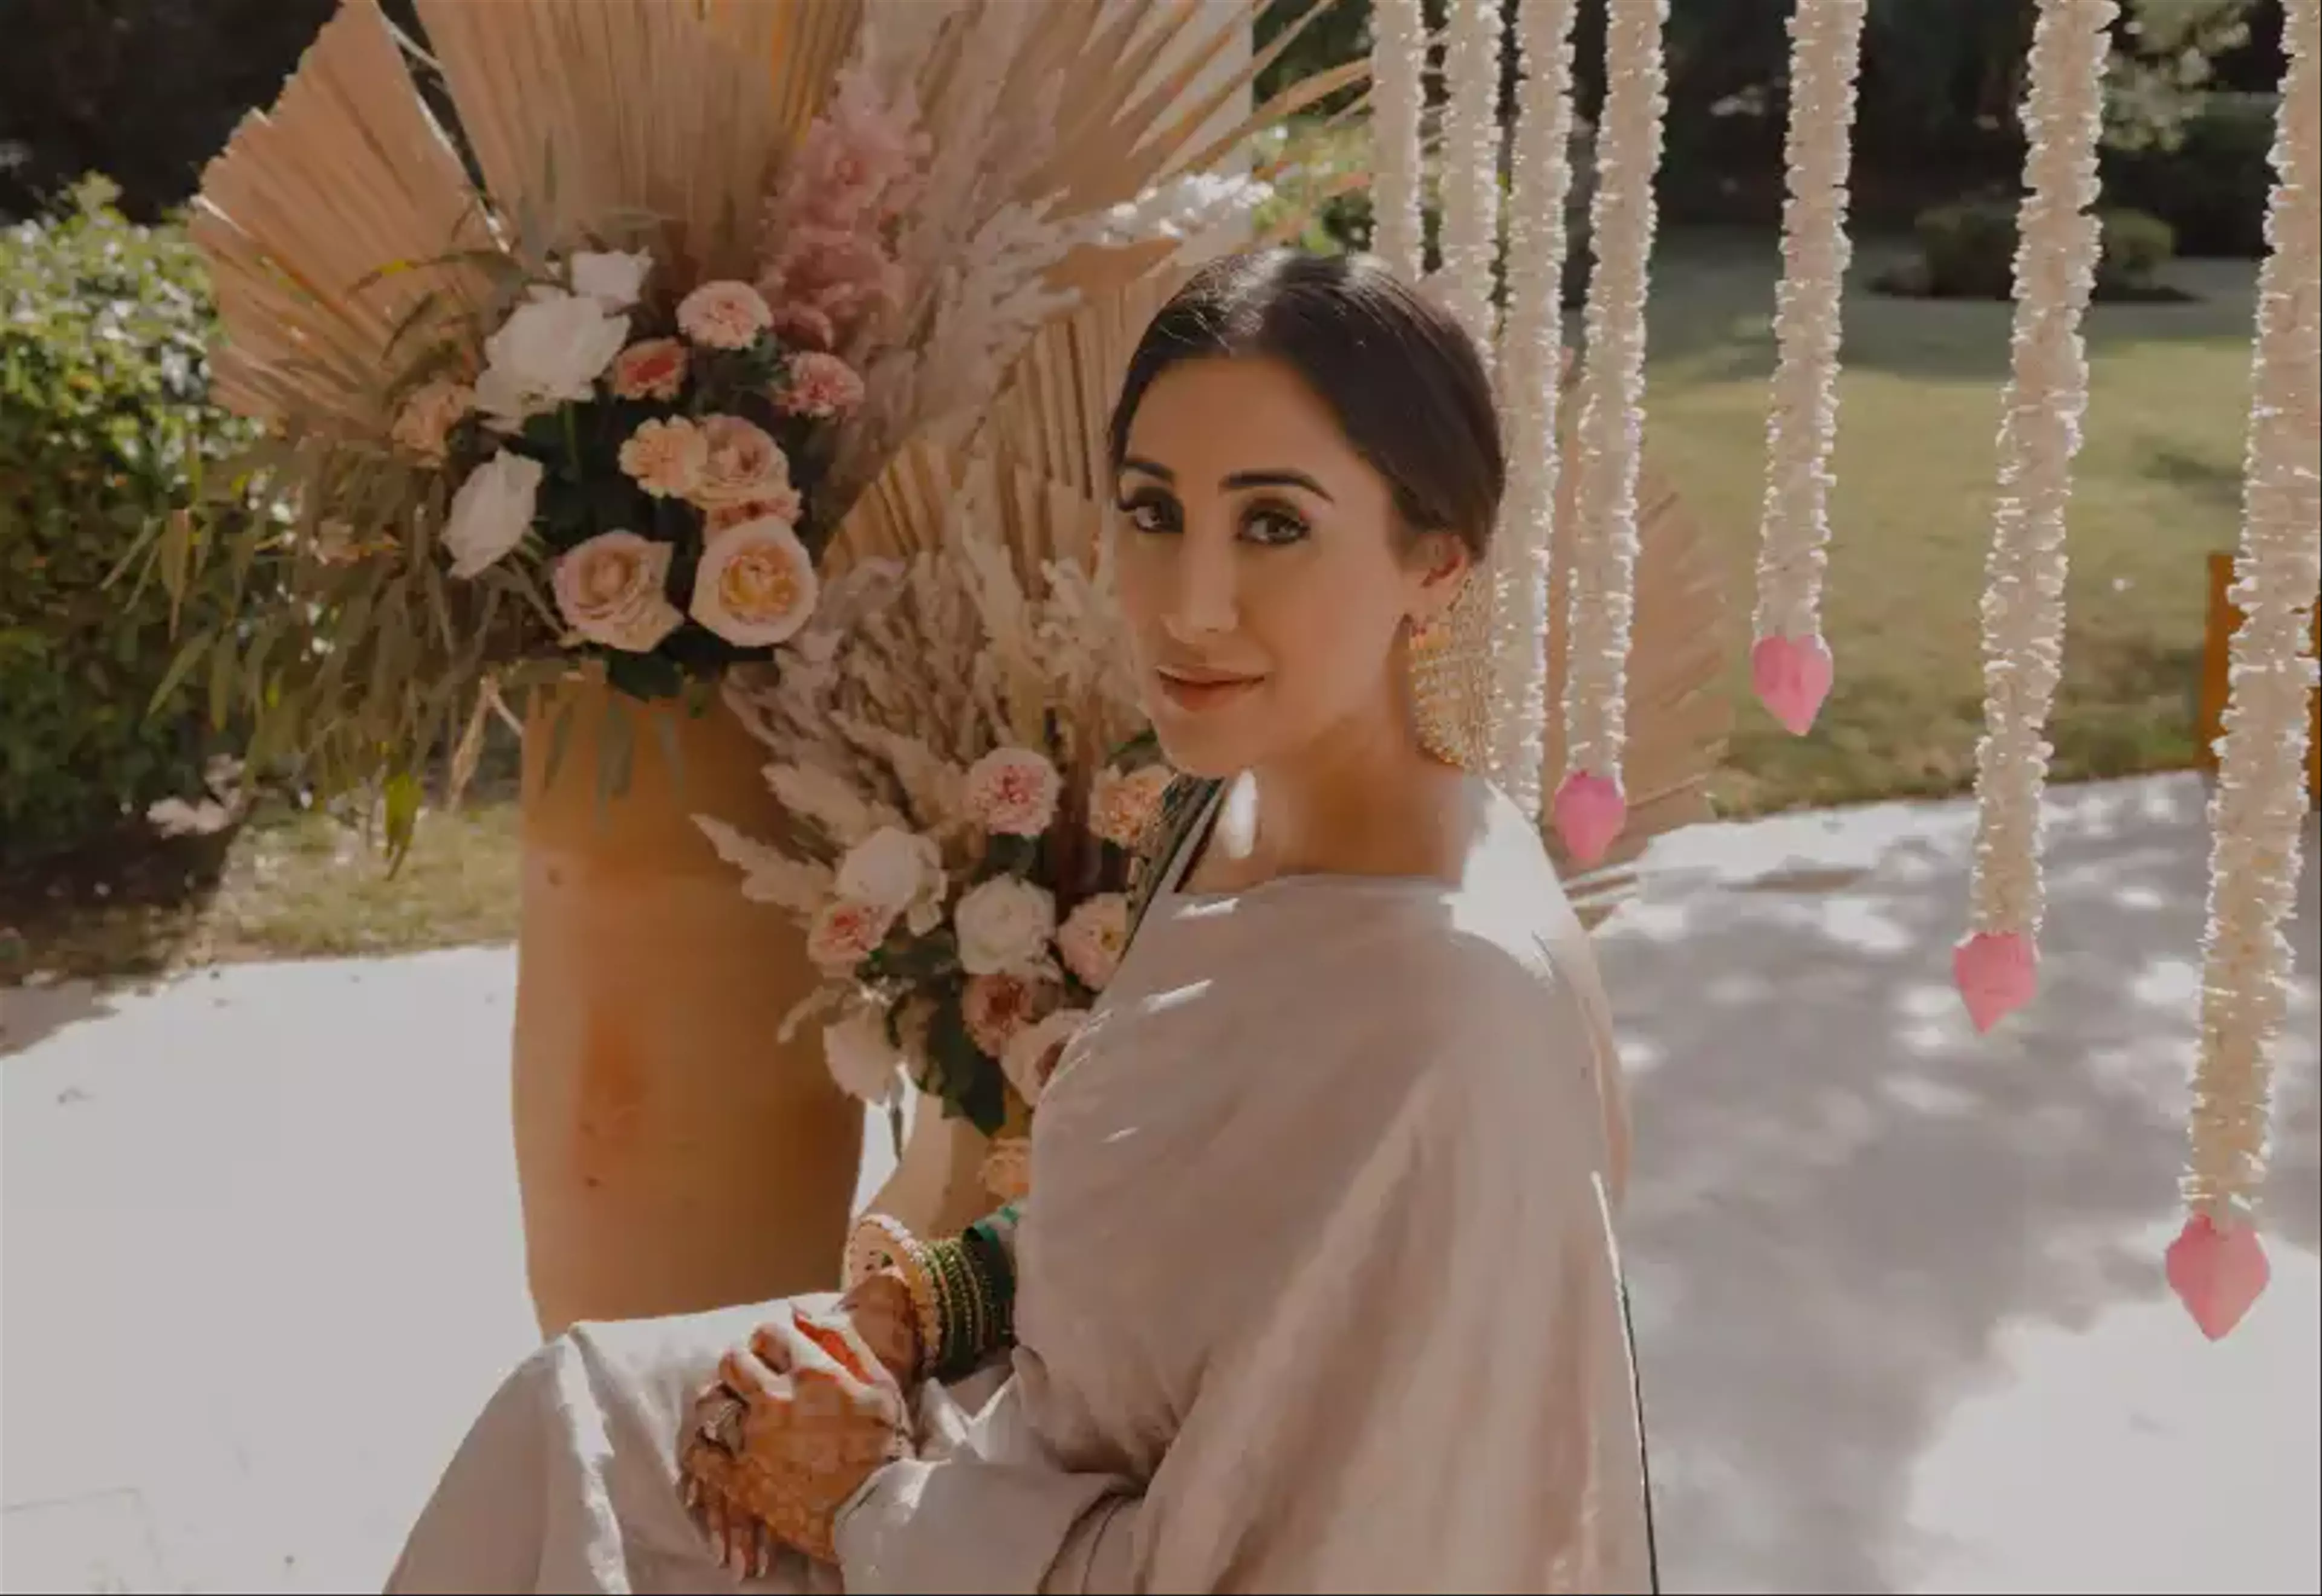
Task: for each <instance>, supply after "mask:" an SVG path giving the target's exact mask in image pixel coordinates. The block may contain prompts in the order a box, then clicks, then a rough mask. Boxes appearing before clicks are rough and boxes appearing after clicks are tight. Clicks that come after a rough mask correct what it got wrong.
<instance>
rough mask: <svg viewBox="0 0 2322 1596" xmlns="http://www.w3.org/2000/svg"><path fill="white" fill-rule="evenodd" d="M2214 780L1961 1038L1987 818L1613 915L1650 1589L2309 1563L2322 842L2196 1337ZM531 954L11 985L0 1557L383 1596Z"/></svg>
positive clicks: (491, 1373)
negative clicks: (2231, 1265)
mask: <svg viewBox="0 0 2322 1596" xmlns="http://www.w3.org/2000/svg"><path fill="white" fill-rule="evenodd" d="M2201 806H2202V792H2201V789H2200V786H2199V783H2198V782H2197V781H2194V780H2189V779H2172V780H2161V781H2153V782H2140V783H2129V784H2123V785H2120V786H2116V787H2106V788H2091V789H2078V790H2075V791H2072V792H2070V793H2064V794H2060V795H2058V797H2057V799H2056V801H2055V803H2054V806H2053V811H2052V817H2051V855H2050V878H2049V879H2050V889H2051V894H2052V910H2051V917H2050V921H2049V929H2048V935H2047V937H2046V962H2045V967H2044V974H2045V980H2046V989H2047V990H2046V992H2045V995H2044V997H2043V1000H2042V1002H2041V1004H2040V1005H2039V1007H2038V1008H2036V1009H2035V1010H2034V1011H2033V1012H2031V1013H2029V1014H2027V1015H2025V1016H2023V1017H2019V1018H2018V1020H2017V1021H2016V1022H2014V1023H2012V1024H2011V1025H2010V1026H2007V1028H2005V1029H2004V1030H2003V1032H2002V1033H2001V1034H2000V1035H1998V1036H1997V1037H1995V1038H1991V1039H1988V1040H1985V1041H1981V1042H1979V1041H1978V1040H1976V1039H1975V1038H1974V1036H1973V1035H1972V1033H1971V1032H1970V1028H1969V1027H1968V1026H1967V1023H1966V1021H1965V1019H1964V1017H1963V1016H1962V1015H1961V1011H1960V1008H1959V1004H1958V1000H1957V999H1956V997H1955V996H1954V995H1953V994H1952V991H1951V990H1950V987H1949V984H1948V978H1947V970H1948V949H1949V945H1950V944H1951V942H1952V939H1953V938H1954V937H1955V936H1956V935H1957V934H1958V931H1959V928H1960V922H1961V913H1962V907H1961V906H1962V901H1963V889H1964V880H1965V860H1966V856H1967V847H1968V843H1969V839H1970V829H1971V819H1970V816H1969V815H1968V813H1967V811H1966V810H1965V809H1964V808H1963V807H1960V806H1956V805H1942V806H1920V807H1888V808H1879V809H1872V810H1864V811H1857V812H1852V813H1848V814H1843V815H1820V816H1800V817H1796V818H1787V819H1783V820H1778V821H1772V822H1767V823H1762V824H1760V825H1750V826H1724V827H1706V828H1702V829H1701V830H1698V831H1696V832H1693V833H1689V834H1685V835H1683V836H1680V837H1677V838H1673V839H1669V840H1668V842H1667V843H1666V844H1663V845H1662V846H1661V847H1660V848H1659V849H1658V850H1657V851H1656V853H1655V854H1654V856H1653V858H1652V860H1651V862H1650V870H1649V871H1648V874H1647V877H1646V880H1645V885H1644V891H1643V896H1642V898H1641V900H1640V901H1639V902H1637V903H1636V904H1634V905H1632V907H1630V908H1629V909H1627V910H1625V911H1624V912H1623V916H1622V917H1620V918H1619V919H1617V920H1616V921H1615V922H1614V925H1613V926H1611V927H1609V928H1608V929H1607V930H1606V931H1605V932H1604V943H1605V947H1606V958H1607V962H1608V967H1609V972H1610V976H1611V979H1612V980H1613V983H1614V991H1615V997H1616V1000H1617V1001H1618V1003H1619V1005H1620V1008H1621V1009H1622V1014H1623V1035H1624V1036H1625V1038H1626V1048H1627V1052H1628V1054H1629V1057H1630V1062H1631V1065H1632V1072H1633V1077H1634V1085H1633V1087H1632V1090H1633V1093H1634V1097H1635V1111H1636V1117H1637V1122H1638V1132H1639V1146H1638V1169H1639V1171H1640V1175H1639V1179H1638V1182H1637V1190H1636V1192H1635V1194H1634V1196H1633V1198H1632V1210H1631V1214H1630V1217H1629V1238H1628V1246H1629V1249H1630V1252H1631V1254H1632V1269H1633V1271H1634V1273H1635V1276H1636V1279H1635V1296H1636V1311H1637V1317H1638V1327H1639V1332H1640V1337H1641V1344H1642V1345H1641V1356H1642V1359H1643V1363H1644V1373H1645V1380H1646V1395H1647V1403H1648V1407H1649V1411H1650V1421H1651V1432H1652V1447H1653V1464H1654V1471H1655V1476H1656V1480H1655V1482H1656V1485H1657V1487H1658V1491H1659V1511H1660V1531H1661V1542H1662V1555H1663V1572H1664V1578H1665V1582H1666V1584H1667V1586H1668V1589H1670V1590H1671V1591H1998V1590H2001V1589H2002V1588H2006V1589H2007V1590H2011V1591H2196V1590H2199V1591H2217V1590H2226V1589H2232V1590H2239V1591H2317V1590H2322V1555H2317V1509H2316V1508H2315V1506H2314V1503H2315V1502H2316V1500H2317V1496H2322V1382H2317V1362H2322V1357H2317V1354H2322V1268H2317V1251H2318V1250H2322V1181H2318V1180H2317V1166H2322V1113H2317V1042H2316V1026H2317V952H2316V926H2317V914H2316V891H2315V871H2313V870H2312V869H2310V868H2309V870H2308V874H2307V878H2306V880H2305V883H2304V885H2303V890H2302V898H2301V904H2302V909H2303V917H2302V919H2301V922H2300V924H2299V927H2298V929H2297V931H2296V942H2297V947H2298V957H2299V988H2298V991H2297V994H2296V998H2295V1004H2294V1008H2293V1010H2292V1015H2291V1027H2290V1028H2291V1035H2290V1038H2289V1040H2288V1042H2287V1044H2286V1045H2285V1047H2284V1049H2283V1055H2282V1062H2283V1073H2282V1079H2281V1087H2280V1101H2279V1104H2278V1112H2277V1120H2276V1125H2277V1136H2276V1143H2277V1145H2276V1150H2275V1165H2274V1177H2273V1185H2272V1193H2271V1198H2270V1201H2271V1208H2270V1209H2269V1223H2270V1227H2271V1235H2270V1245H2271V1247H2272V1256H2273V1259H2274V1267H2275V1283H2274V1287H2273V1290H2272V1292H2271V1293H2269V1295H2268V1296H2267V1297H2266V1298H2265V1300H2263V1301H2262V1302H2261V1303H2260V1305H2259V1306H2258V1308H2257V1309H2256V1310H2255V1311H2254V1312H2253V1314H2252V1315H2251V1317H2250V1318H2249V1320H2248V1321H2247V1323H2246V1324H2245V1325H2244V1327H2242V1329H2241V1330H2240V1332H2239V1333H2237V1334H2236V1335H2235V1336H2234V1337H2233V1338H2232V1339H2230V1340H2229V1341H2227V1342H2226V1343H2224V1344H2223V1345H2217V1346H2211V1345H2208V1344H2207V1343H2205V1342H2203V1341H2202V1340H2201V1339H2200V1337H2199V1336H2198V1335H2197V1334H2196V1333H2195V1332H2194V1331H2193V1330H2192V1328H2191V1327H2190V1326H2189V1324H2188V1323H2187V1322H2186V1321H2185V1319H2184V1318H2183V1316H2182V1314H2181V1312H2180V1310H2179V1309H2177V1307H2176V1305H2175V1303H2174V1302H2173V1300H2171V1299H2170V1298H2169V1297H2168V1295H2167V1293H2166V1291H2165V1290H2164V1288H2163V1287H2162V1281H2161V1279H2160V1272H2159V1267H2158V1256H2159V1251H2160V1248H2161V1246H2162V1245H2164V1244H2165V1242H2166V1240H2167V1238H2168V1236H2169V1235H2170V1234H2171V1233H2172V1231H2173V1228H2174V1214H2173V1212H2172V1208H2173V1183H2174V1177H2175V1172H2176V1167H2177V1163H2178V1161H2179V1157H2180V1151H2181V1145H2180V1113H2181V1110H2182V1106H2183V1102H2184V1098H2185V1090H2184V1071H2185V1067H2186V1064H2187V1062H2188V1061H2189V1057H2190V1053H2191V1047H2192V1037H2193V1028H2194V1020H2195V1003H2196V999H2197V995H2198V988H2199V962H2198V960H2199V936H2200V927H2201V917H2202V901H2203V893H2204V887H2205V879H2206V859H2207V854H2206V842H2205V838H2204V834H2203V833H2204V821H2203V816H2202V807H2201ZM2312 846H2313V837H2312V834H2311V832H2310V831H2309V834H2308V847H2309V850H2310V849H2311V848H2312ZM512 980H513V970H512V959H511V956H510V954H509V953H507V951H506V950H501V949H485V950H467V951H460V952H452V953H434V954H427V955H424V956H420V957H416V958H411V959H402V960H395V961H385V962H357V963H317V964H306V965H295V966H271V967H249V968H242V969H235V970H229V971H218V972H212V973H204V974H198V975H195V976H191V977H187V978H185V979H183V980H177V981H174V982H171V983H169V984H168V985H167V986H164V987H162V988H160V989H159V990H154V991H151V992H143V993H127V992H115V993H107V994H97V993H92V992H89V991H87V990H84V989H50V990H35V991H20V992H12V993H6V994H5V995H0V1055H5V1058H4V1059H0V1115H5V1118H0V1160H5V1162H0V1498H5V1500H0V1507H5V1513H0V1537H5V1538H0V1588H5V1590H8V1591H229V1590H230V1591H269V1590H284V1591H288V1590H306V1591H319V1590H362V1589H376V1588H377V1585H378V1582H379V1579H380V1577H381V1576H382V1574H383V1573H385V1571H386V1568H387V1566H388V1564H389V1561H390V1560H391V1558H392V1556H393V1554H394V1550H395V1547H396V1546H397V1544H398V1538H399V1537H400V1534H401V1532H402V1529H403V1528H404V1526H405V1525H406V1524H407V1522H408V1520H409V1518H410V1517H411V1515H412V1514H413V1513H414V1512H415V1511H416V1509H417V1508H418V1506H419V1504H420V1502H421V1501H422V1500H424V1498H425V1494H426V1492H427V1491H428V1489H429V1488H430V1486H431V1485H432V1483H433V1480H434V1473H435V1471H436V1469H437V1468H439V1467H440V1466H441V1464H442V1463H443V1460H444V1458H445V1457H446V1456H447V1455H448V1454H449V1452H450V1450H451V1448H452V1446H453V1444H454V1443H455V1442H456V1441H457V1439H458V1437H459V1435H460V1433H461V1431H462V1428H463V1427H465V1425H466V1423H467V1420H468V1418H470V1417H471V1415H472V1413H473V1412H474V1410H475V1409H476V1408H477V1406H478V1405H479V1404H480V1402H481V1401H482V1400H483V1398H484V1396H485V1395H486V1393H487V1392H488V1391H489V1390H490V1389H491V1387H492V1385H493V1383H494V1382H496V1381H497V1380H498V1377H499V1375H500V1374H501V1373H503V1372H504V1371H505V1370H506V1368H507V1366H508V1365H509V1364H510V1363H513V1362H514V1361H515V1360H516V1359H517V1357H519V1356H521V1355H522V1354H523V1352H524V1350H525V1349H526V1346H527V1345H528V1344H529V1341H530V1337H531V1322H530V1317H529V1313H528V1310H527V1308H526V1301H525V1298H524V1291H523V1283H522V1271H521V1267H520V1257H519V1249H518V1243H517V1217H516V1207H515V1203H516V1197H515V1190H514V1184H513V1176H512V1172H511V1166H510V1157H509V1151H508V1125H507V1100H506V1098H507V1088H506V1055H507V1023H508V1005H509V1000H510V992H511V990H512ZM869 1140H870V1142H871V1144H872V1145H873V1147H874V1149H875V1148H879V1147H882V1146H883V1145H884V1142H885V1138H884V1136H883V1135H875V1136H873V1137H871V1138H869ZM882 1173H883V1170H882V1169H881V1168H878V1167H873V1168H872V1169H870V1170H867V1171H866V1172H865V1177H864V1179H865V1185H866V1189H867V1188H868V1185H869V1183H870V1182H872V1181H876V1180H877V1179H879V1178H881V1176H882Z"/></svg>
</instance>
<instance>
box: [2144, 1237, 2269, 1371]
mask: <svg viewBox="0 0 2322 1596" xmlns="http://www.w3.org/2000/svg"><path fill="white" fill-rule="evenodd" d="M2167 1272H2168V1275H2169V1289H2170V1290H2172V1291H2175V1292H2176V1293H2177V1300H2179V1301H2180V1302H2182V1303H2183V1304H2184V1305H2185V1311H2186V1312H2188V1313H2189V1314H2191V1315H2192V1316H2193V1322H2194V1323H2195V1324H2197V1325H2199V1326H2200V1327H2201V1334H2202V1335H2204V1336H2208V1338H2209V1339H2210V1340H2212V1341H2222V1340H2224V1339H2225V1338H2226V1336H2229V1335H2231V1334H2232V1333H2233V1328H2234V1327H2235V1325H2238V1324H2240V1323H2241V1322H2242V1316H2243V1315H2244V1314H2246V1313H2247V1312H2249V1310H2250V1305H2251V1304H2252V1303H2253V1302H2255V1301H2256V1300H2258V1297H2259V1295H2260V1294H2261V1293H2263V1291H2264V1290H2265V1288H2266V1284H2267V1282H2268V1281H2271V1280H2272V1278H2273V1270H2272V1266H2271V1265H2270V1264H2268V1263H2266V1261H2265V1244H2264V1243H2263V1242H2262V1241H2260V1240H2259V1239H2258V1234H2257V1231H2256V1230H2255V1229H2254V1228H2253V1227H2251V1226H2247V1225H2239V1224H2234V1223H2231V1222H2228V1223H2227V1224H2226V1226H2225V1227H2222V1228H2220V1227H2218V1226H2217V1223H2216V1222H2215V1221H2214V1220H2212V1219H2211V1218H2209V1216H2208V1215H2207V1214H2195V1215H2194V1216H2193V1217H2192V1218H2189V1219H2188V1220H2186V1221H2185V1228H2184V1229H2183V1230H2181V1231H2180V1232H2179V1233H2178V1236H2177V1239H2176V1240H2175V1241H2173V1242H2171V1243H2170V1244H2169V1256H2168V1260H2167Z"/></svg>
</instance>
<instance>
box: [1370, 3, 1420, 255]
mask: <svg viewBox="0 0 2322 1596" xmlns="http://www.w3.org/2000/svg"><path fill="white" fill-rule="evenodd" d="M1426 79H1427V23H1426V19H1425V17H1424V16H1422V14H1421V10H1420V0H1374V4H1373V5H1372V6H1371V140H1372V145H1371V150H1372V155H1371V159H1372V171H1371V250H1372V252H1373V253H1374V254H1376V255H1377V256H1378V257H1379V258H1380V259H1381V260H1385V262H1386V263H1387V265H1388V267H1389V268H1390V269H1393V270H1394V274H1395V275H1396V276H1397V277H1399V278H1403V281H1405V282H1407V283H1415V282H1417V281H1419V279H1420V277H1421V275H1422V273H1423V272H1424V270H1425V269H1426V260H1427V239H1426V233H1425V228H1424V224H1423V223H1422V220H1421V215H1420V205H1419V190H1420V170H1421V168H1420V122H1421V118H1422V114H1423V113H1424V112H1425V110H1426V105H1427V81H1426Z"/></svg>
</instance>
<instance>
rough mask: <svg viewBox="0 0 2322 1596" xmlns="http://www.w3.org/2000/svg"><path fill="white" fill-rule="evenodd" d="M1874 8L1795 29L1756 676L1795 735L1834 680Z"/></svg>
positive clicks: (1801, 7)
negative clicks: (1828, 584)
mask: <svg viewBox="0 0 2322 1596" xmlns="http://www.w3.org/2000/svg"><path fill="white" fill-rule="evenodd" d="M1867 9H1868V0H1798V9H1797V12H1796V14H1795V15H1794V16H1793V17H1792V18H1791V19H1790V123H1789V132H1788V139H1787V164H1788V167H1789V197H1788V200H1787V203H1786V204H1785V205H1784V206H1783V211H1782V261H1783V276H1782V287H1781V294H1780V298H1779V301H1778V308H1777V310H1776V312H1775V315H1774V338H1775V343H1776V346H1777V348H1778V351H1779V355H1778V359H1777V360H1776V362H1775V366H1774V385H1773V386H1774V400H1773V414H1772V416H1771V418H1770V420H1769V423H1768V426H1767V439H1766V499H1765V510H1764V515H1763V519H1762V521H1761V523H1760V546H1759V554H1758V618H1757V634H1758V641H1757V644H1756V646H1755V647H1754V648H1753V649H1752V650H1751V654H1750V675H1751V684H1752V685H1753V686H1754V687H1755V689H1757V693H1758V697H1759V698H1760V701H1762V702H1763V703H1764V704H1765V706H1766V707H1767V709H1768V710H1769V711H1770V712H1771V713H1772V714H1773V716H1774V718H1775V719H1777V720H1778V721H1780V722H1781V723H1782V725H1784V726H1786V727H1787V728H1788V729H1789V731H1790V732H1791V734H1793V735H1796V736H1801V737H1802V736H1804V735H1805V734H1806V733H1807V731H1808V730H1810V729H1811V728H1812V727H1813V725H1814V722H1815V716H1816V715H1818V714H1820V713H1821V710H1822V706H1823V700H1824V698H1828V697H1829V695H1830V687H1831V680H1832V673H1833V662H1832V660H1831V653H1830V645H1829V644H1828V643H1825V642H1824V640H1823V635H1822V620H1821V610H1822V578H1823V567H1824V562H1825V557H1824V548H1825V547H1826V546H1827V545H1828V543H1829V542H1830V515H1829V512H1830V486H1831V474H1830V453H1831V444H1832V442H1833V439H1834V438H1835V437H1836V435H1837V432H1838V359H1839V319H1840V305H1841V299H1842V294H1843V292H1844V288H1845V284H1846V268H1847V262H1848V260H1849V259H1850V258H1851V254H1852V247H1851V243H1850V242H1849V241H1848V238H1847V233H1846V207H1847V188H1846V184H1847V168H1848V165H1849V161H1850V156H1851V142H1852V137H1853V130H1854V105H1855V91H1854V80H1855V73H1856V70H1857V68H1859V67H1860V62H1861V54H1862V18H1863V14H1864V12H1865V11H1866V10H1867Z"/></svg>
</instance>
